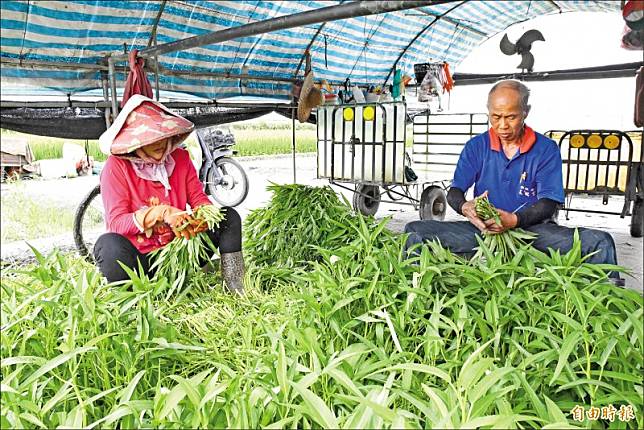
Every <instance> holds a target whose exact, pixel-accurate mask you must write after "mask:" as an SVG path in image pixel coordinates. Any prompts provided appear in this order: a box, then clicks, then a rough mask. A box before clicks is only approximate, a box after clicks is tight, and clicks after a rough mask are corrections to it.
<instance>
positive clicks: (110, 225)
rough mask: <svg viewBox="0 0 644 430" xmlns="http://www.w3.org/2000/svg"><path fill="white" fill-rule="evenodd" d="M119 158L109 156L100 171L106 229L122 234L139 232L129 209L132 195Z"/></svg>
mask: <svg viewBox="0 0 644 430" xmlns="http://www.w3.org/2000/svg"><path fill="white" fill-rule="evenodd" d="M124 167H125V166H124V165H123V163H122V162H121V160H117V159H116V158H115V157H112V156H110V157H109V158H108V159H107V162H106V163H105V166H104V167H103V171H102V172H101V197H102V198H103V207H105V223H106V225H107V230H108V231H110V232H113V233H118V234H122V235H132V234H136V233H139V229H138V227H137V226H136V224H134V213H133V212H132V211H131V209H130V203H131V200H132V197H131V196H130V187H129V186H128V184H127V179H126V176H127V174H126V172H125V169H124Z"/></svg>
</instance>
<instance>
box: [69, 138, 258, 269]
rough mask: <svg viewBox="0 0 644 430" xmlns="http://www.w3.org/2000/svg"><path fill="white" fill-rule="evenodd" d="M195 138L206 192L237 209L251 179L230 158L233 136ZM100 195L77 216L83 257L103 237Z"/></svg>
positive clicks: (88, 201)
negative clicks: (92, 244)
mask: <svg viewBox="0 0 644 430" xmlns="http://www.w3.org/2000/svg"><path fill="white" fill-rule="evenodd" d="M195 136H196V138H197V142H198V143H199V147H200V149H201V154H202V162H201V166H200V168H199V172H198V173H199V180H200V181H201V182H202V183H203V185H204V191H205V192H206V194H207V195H208V196H209V197H210V198H211V199H212V200H214V201H215V202H216V203H218V204H219V205H220V206H228V207H235V206H238V205H239V204H241V203H242V202H243V201H244V200H245V199H246V196H247V195H248V177H247V175H246V172H245V171H244V168H243V167H242V166H241V164H239V163H238V162H237V160H234V159H233V158H230V157H231V156H232V155H235V154H237V151H234V150H233V149H232V147H233V146H234V145H235V139H234V136H233V135H232V134H231V133H230V132H228V133H224V132H223V131H222V130H221V129H218V128H215V127H211V128H204V129H198V130H197V131H196V133H195ZM100 194H101V187H100V184H99V185H96V186H95V187H94V188H93V189H92V190H91V191H90V192H89V193H87V195H86V196H85V197H84V198H83V200H81V202H80V204H79V205H78V208H77V209H76V213H75V214H74V229H73V233H74V243H75V244H76V249H77V250H78V252H79V254H80V255H82V256H84V257H90V255H91V252H90V250H89V246H90V244H91V243H93V242H95V240H96V239H97V238H98V236H100V235H101V234H102V233H104V228H105V216H104V209H103V202H102V201H101V199H100V198H97V197H98V196H100ZM101 226H102V229H101Z"/></svg>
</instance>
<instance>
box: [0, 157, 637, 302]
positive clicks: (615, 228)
mask: <svg viewBox="0 0 644 430" xmlns="http://www.w3.org/2000/svg"><path fill="white" fill-rule="evenodd" d="M237 159H238V161H239V162H240V163H241V164H242V165H243V166H244V169H245V170H246V173H247V175H248V178H249V181H250V191H249V193H248V197H247V198H246V200H245V201H244V202H243V203H242V204H241V205H240V206H239V207H238V208H237V209H238V211H239V212H240V214H241V216H242V218H245V217H246V215H247V214H248V213H249V212H250V211H251V210H253V209H255V208H258V207H262V206H264V205H265V204H266V203H267V202H268V201H269V200H270V192H268V191H267V190H266V186H267V185H269V183H270V182H273V183H277V184H286V183H293V180H294V178H293V161H292V158H291V156H270V157H239V158H237ZM296 179H297V182H298V183H300V184H307V185H326V184H328V181H327V180H321V179H316V159H315V154H298V155H297V158H296ZM96 184H98V176H84V177H78V178H72V179H57V180H48V181H44V180H28V181H23V182H22V185H21V187H22V189H23V192H24V193H27V194H28V195H29V196H30V197H32V198H33V199H38V200H43V201H50V202H53V203H56V204H57V205H60V206H62V207H69V208H70V209H75V208H76V207H77V206H78V203H79V202H80V201H81V199H82V198H83V196H85V195H86V194H87V193H88V192H89V191H90V190H91V189H92V188H93V187H94V186H95V185H96ZM12 187H16V185H15V184H2V188H1V190H2V192H5V191H9V190H11V188H12ZM349 187H351V185H350V184H349ZM335 189H336V191H338V192H342V193H343V194H344V195H345V196H346V197H347V199H349V201H351V198H352V195H353V193H352V192H350V191H347V190H343V189H341V188H338V187H335ZM622 205H623V199H621V198H618V197H613V198H611V199H610V200H609V202H608V205H606V206H603V205H602V201H601V199H597V198H585V197H575V198H574V199H573V206H574V207H585V208H593V209H595V210H606V211H615V212H619V211H621V207H622ZM601 208H603V209H601ZM377 216H379V217H384V216H392V220H391V222H390V228H391V229H392V230H394V231H402V230H403V228H404V226H405V224H406V223H407V222H409V221H413V220H417V219H418V212H417V211H415V210H414V209H413V207H411V206H403V205H399V204H391V203H383V204H381V205H380V209H379V210H378V214H377ZM569 217H570V219H569V220H566V219H565V214H561V215H560V223H561V224H563V225H567V226H582V227H591V228H597V229H601V230H605V231H608V232H609V233H611V234H612V235H613V238H614V239H615V243H616V245H617V251H618V261H619V263H620V264H621V265H623V266H625V267H627V268H628V269H630V270H631V271H632V274H633V276H634V277H627V279H626V284H627V286H628V287H629V288H632V289H635V290H638V291H640V292H641V291H642V279H643V273H642V266H643V263H642V244H643V242H642V238H633V237H631V236H630V234H629V225H630V217H626V218H620V217H619V216H617V215H603V214H589V213H584V212H570V213H569ZM459 218H461V217H460V216H459V215H457V214H456V213H454V212H453V211H452V210H451V209H448V212H447V216H446V219H447V220H456V219H459ZM51 222H52V223H53V222H55V220H52V221H51ZM29 243H30V244H31V245H32V246H34V247H35V248H36V249H38V250H39V251H41V252H43V253H47V252H49V251H51V250H52V249H53V248H59V249H62V250H72V249H74V243H73V239H72V233H71V232H69V234H64V235H60V236H55V237H49V238H41V239H34V240H30V241H29ZM0 259H1V260H2V263H3V266H4V265H6V264H12V265H15V264H24V263H25V262H28V261H33V255H32V253H31V250H30V249H29V247H28V246H27V244H26V242H25V241H19V242H12V243H4V244H2V251H1V256H0Z"/></svg>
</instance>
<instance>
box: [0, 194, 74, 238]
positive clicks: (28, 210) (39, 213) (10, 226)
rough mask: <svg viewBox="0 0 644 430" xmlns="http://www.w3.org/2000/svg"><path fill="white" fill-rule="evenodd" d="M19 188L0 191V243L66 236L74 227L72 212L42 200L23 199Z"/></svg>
mask: <svg viewBox="0 0 644 430" xmlns="http://www.w3.org/2000/svg"><path fill="white" fill-rule="evenodd" d="M21 189H22V187H21V185H20V184H17V185H15V188H12V189H11V190H7V191H3V192H2V196H1V197H0V200H1V203H2V207H1V208H0V212H1V215H2V219H1V221H0V222H1V225H2V228H1V229H0V230H1V235H0V236H1V242H2V243H7V242H13V241H16V240H27V239H35V238H40V237H50V236H55V235H58V234H63V233H69V232H71V231H72V226H73V224H74V212H75V210H74V209H70V208H66V207H61V206H59V205H56V204H55V203H53V202H51V201H47V200H46V199H45V200H43V199H39V200H38V201H36V200H33V199H31V198H29V197H27V196H26V195H25V194H24V193H23V192H22V191H21Z"/></svg>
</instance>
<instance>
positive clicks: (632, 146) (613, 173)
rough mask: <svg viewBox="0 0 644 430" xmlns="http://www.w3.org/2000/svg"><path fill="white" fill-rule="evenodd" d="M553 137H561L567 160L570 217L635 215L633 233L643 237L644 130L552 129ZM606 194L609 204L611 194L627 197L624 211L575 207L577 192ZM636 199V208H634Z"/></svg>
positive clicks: (603, 200)
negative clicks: (572, 213)
mask: <svg viewBox="0 0 644 430" xmlns="http://www.w3.org/2000/svg"><path fill="white" fill-rule="evenodd" d="M546 135H547V136H548V137H550V138H553V139H556V138H557V137H558V144H559V149H560V150H561V158H562V160H563V172H562V173H563V180H564V192H565V194H566V201H565V204H564V207H563V210H564V211H565V212H566V219H568V213H569V212H570V211H578V212H588V213H599V214H608V215H619V216H620V217H621V218H624V217H625V216H627V215H630V216H631V229H630V233H631V236H633V237H641V236H642V224H643V217H644V164H643V162H644V157H643V149H642V131H640V130H635V131H620V130H604V129H601V130H599V129H595V130H568V131H564V130H551V131H548V132H546ZM579 194H586V195H595V196H602V203H603V204H604V205H607V204H608V199H609V197H610V196H624V206H623V208H622V210H621V212H610V211H604V210H591V209H585V208H578V207H573V205H572V199H573V196H574V195H579ZM631 202H632V211H631Z"/></svg>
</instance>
